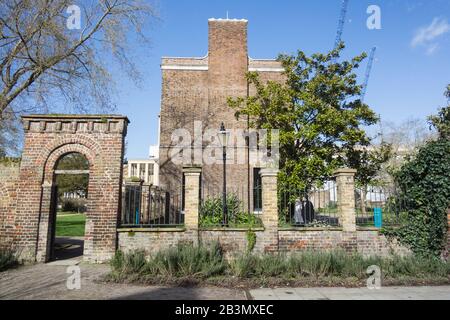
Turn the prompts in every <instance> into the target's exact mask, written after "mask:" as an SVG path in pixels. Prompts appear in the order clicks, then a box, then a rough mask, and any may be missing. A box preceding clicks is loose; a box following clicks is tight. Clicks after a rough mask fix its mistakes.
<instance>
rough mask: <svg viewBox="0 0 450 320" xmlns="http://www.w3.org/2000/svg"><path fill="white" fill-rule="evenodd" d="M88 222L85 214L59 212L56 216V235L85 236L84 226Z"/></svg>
mask: <svg viewBox="0 0 450 320" xmlns="http://www.w3.org/2000/svg"><path fill="white" fill-rule="evenodd" d="M85 224H86V215H85V214H67V213H64V212H59V213H58V215H57V216H56V236H58V237H63V236H66V237H67V236H72V237H82V236H84V226H85Z"/></svg>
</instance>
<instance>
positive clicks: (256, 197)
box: [253, 168, 262, 212]
mask: <svg viewBox="0 0 450 320" xmlns="http://www.w3.org/2000/svg"><path fill="white" fill-rule="evenodd" d="M260 172H261V169H260V168H253V211H254V212H261V211H262V180H261V175H260Z"/></svg>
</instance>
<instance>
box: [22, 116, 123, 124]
mask: <svg viewBox="0 0 450 320" xmlns="http://www.w3.org/2000/svg"><path fill="white" fill-rule="evenodd" d="M22 119H43V120H45V119H49V120H54V119H98V120H102V119H124V120H127V121H128V122H130V121H129V120H128V117H126V116H123V115H119V114H27V115H23V116H22Z"/></svg>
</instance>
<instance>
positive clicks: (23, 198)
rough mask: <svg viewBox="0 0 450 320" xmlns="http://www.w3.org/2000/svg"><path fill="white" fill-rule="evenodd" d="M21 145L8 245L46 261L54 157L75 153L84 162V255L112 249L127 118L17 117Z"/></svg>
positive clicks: (96, 256)
mask: <svg viewBox="0 0 450 320" xmlns="http://www.w3.org/2000/svg"><path fill="white" fill-rule="evenodd" d="M23 123H24V130H25V144H24V149H23V154H22V162H21V165H20V175H19V181H18V187H17V195H16V206H15V207H16V211H15V219H14V226H13V228H12V232H13V239H14V240H13V245H14V247H16V248H17V249H19V250H20V252H21V254H22V256H23V257H24V258H25V259H28V260H36V261H40V262H45V261H48V260H49V259H50V253H51V245H52V230H54V229H53V228H54V226H53V225H52V224H53V223H54V214H55V208H54V204H55V201H54V197H55V194H54V190H55V181H54V180H55V179H54V177H55V170H56V167H57V163H58V160H59V159H60V158H61V157H63V156H64V155H67V154H70V153H79V154H81V155H83V156H84V157H85V158H86V159H87V161H88V162H89V170H88V172H89V197H88V203H87V219H86V233H85V239H84V259H85V260H88V261H91V262H101V261H105V260H107V259H109V258H111V256H112V255H113V254H114V251H115V249H116V237H117V235H116V228H117V220H118V212H119V208H120V199H121V197H120V192H121V183H122V181H121V179H122V170H123V169H122V163H123V153H124V138H125V135H126V129H127V125H128V123H129V121H128V119H127V118H126V117H124V116H115V115H101V116H99V115H90V116H85V115H57V116H52V115H31V116H24V117H23Z"/></svg>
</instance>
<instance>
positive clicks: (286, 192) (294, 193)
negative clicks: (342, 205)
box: [278, 179, 339, 227]
mask: <svg viewBox="0 0 450 320" xmlns="http://www.w3.org/2000/svg"><path fill="white" fill-rule="evenodd" d="M336 194H337V191H336V182H335V180H334V179H330V180H328V181H326V182H325V183H323V184H322V185H321V186H320V187H313V186H311V187H309V188H306V189H303V190H298V189H296V188H289V187H283V188H282V189H281V191H280V192H279V194H278V213H279V223H280V226H285V227H289V226H295V227H326V226H338V225H339V214H338V209H337V197H336Z"/></svg>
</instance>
